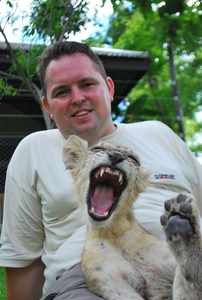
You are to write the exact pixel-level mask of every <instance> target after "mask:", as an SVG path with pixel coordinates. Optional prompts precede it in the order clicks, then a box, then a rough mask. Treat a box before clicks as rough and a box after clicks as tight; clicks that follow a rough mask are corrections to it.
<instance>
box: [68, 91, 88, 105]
mask: <svg viewBox="0 0 202 300" xmlns="http://www.w3.org/2000/svg"><path fill="white" fill-rule="evenodd" d="M82 101H85V97H84V95H83V93H82V91H81V90H80V89H79V88H78V87H74V88H72V91H71V103H72V104H80V103H81V102H82Z"/></svg>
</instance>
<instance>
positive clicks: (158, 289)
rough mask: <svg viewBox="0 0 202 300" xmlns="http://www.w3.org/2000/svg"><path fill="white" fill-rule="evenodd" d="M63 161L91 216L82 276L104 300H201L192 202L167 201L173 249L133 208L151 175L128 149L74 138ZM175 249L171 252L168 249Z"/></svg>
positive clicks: (201, 266) (166, 224) (187, 198)
mask: <svg viewBox="0 0 202 300" xmlns="http://www.w3.org/2000/svg"><path fill="white" fill-rule="evenodd" d="M63 161H64V163H65V165H66V168H67V169H70V170H71V172H72V176H73V179H74V181H75V186H76V192H77V194H78V197H79V201H80V205H83V209H84V211H85V212H86V216H87V238H86V244H85V247H84V251H83V257H82V269H83V272H84V274H85V277H86V282H87V285H88V287H89V290H91V291H93V292H94V293H95V294H98V295H99V296H101V297H103V298H104V299H106V300H130V299H134V300H139V299H147V300H163V299H164V300H165V299H167V300H168V299H174V300H201V299H202V255H201V253H202V251H201V247H202V243H201V234H200V229H199V220H198V213H197V208H196V205H195V200H194V197H193V196H191V195H189V194H181V195H179V196H178V197H176V198H173V199H170V200H167V201H166V203H165V213H164V215H162V216H161V224H162V227H163V230H164V231H165V234H166V239H167V243H168V245H169V247H167V245H164V244H163V243H162V242H161V241H159V240H158V239H157V238H156V237H154V236H152V235H151V234H149V233H147V232H145V230H143V228H142V227H141V226H140V225H139V224H138V223H137V221H136V220H135V217H134V214H133V203H134V201H135V200H136V198H137V196H138V194H139V193H141V192H142V191H144V190H145V188H146V187H147V185H148V181H149V172H148V171H147V170H145V169H143V168H142V167H141V165H140V162H139V159H138V157H137V156H136V155H135V154H134V153H133V152H132V151H131V150H130V149H128V148H126V147H123V146H120V145H113V144H110V143H106V142H101V143H98V144H96V145H95V146H92V147H90V148H88V144H87V142H85V141H83V140H81V139H80V138H78V137H76V136H71V137H69V139H68V141H67V142H66V144H65V147H64V151H63ZM169 248H170V250H171V251H170V250H169Z"/></svg>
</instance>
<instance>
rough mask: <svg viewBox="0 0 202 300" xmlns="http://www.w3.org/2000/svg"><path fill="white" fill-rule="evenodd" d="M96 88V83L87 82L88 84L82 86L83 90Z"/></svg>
mask: <svg viewBox="0 0 202 300" xmlns="http://www.w3.org/2000/svg"><path fill="white" fill-rule="evenodd" d="M94 86H95V84H94V83H92V82H86V83H84V84H83V85H82V88H84V89H85V88H91V87H94Z"/></svg>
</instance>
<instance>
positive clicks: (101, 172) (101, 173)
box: [100, 168, 105, 177]
mask: <svg viewBox="0 0 202 300" xmlns="http://www.w3.org/2000/svg"><path fill="white" fill-rule="evenodd" d="M104 171H105V169H104V168H101V170H100V177H102V175H103V174H104Z"/></svg>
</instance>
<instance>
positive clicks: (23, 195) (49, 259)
mask: <svg viewBox="0 0 202 300" xmlns="http://www.w3.org/2000/svg"><path fill="white" fill-rule="evenodd" d="M100 140H102V141H103V140H105V141H110V142H115V143H119V144H123V145H125V146H128V147H130V148H131V149H133V151H134V152H135V153H136V154H137V155H138V156H139V158H140V162H141V164H142V166H143V167H146V168H149V169H150V170H151V172H152V173H151V185H150V186H149V187H148V188H147V190H146V192H144V193H141V194H140V196H139V198H138V200H137V202H136V203H135V205H134V208H135V215H136V218H137V220H138V222H139V223H140V224H141V225H142V226H143V227H144V228H145V229H146V230H147V231H148V232H151V233H152V234H154V235H156V236H157V237H158V238H159V239H161V240H162V241H164V234H163V231H162V229H161V226H160V221H159V220H160V216H161V214H162V213H163V203H164V201H165V200H167V199H169V198H170V197H173V196H175V195H177V194H178V193H181V192H183V191H187V192H189V193H191V194H193V195H194V196H195V197H196V199H197V201H198V207H199V210H200V214H201V215H202V199H201V195H202V165H200V164H199V162H198V161H197V159H196V158H195V157H194V155H193V154H192V153H191V151H190V150H189V149H188V148H187V146H186V144H185V143H184V142H183V141H182V140H181V139H180V138H179V137H178V136H177V135H176V134H175V133H173V132H172V131H171V130H170V128H169V127H167V126H166V125H165V124H163V123H160V122H157V121H146V122H140V123H134V124H117V130H116V131H115V132H114V133H112V134H110V135H108V136H106V137H103V138H101V139H100ZM100 140H99V141H100ZM96 142H98V140H97V141H94V143H96ZM64 143H65V138H64V137H63V136H62V135H61V133H60V132H59V130H57V129H53V130H47V131H41V132H36V133H33V134H31V135H29V136H27V137H26V138H25V139H24V140H23V141H22V142H21V143H20V144H19V146H18V147H17V149H16V151H15V153H14V155H13V157H12V159H11V162H10V164H9V167H8V171H7V179H6V190H5V209H4V222H3V228H2V236H1V243H2V247H1V248H0V265H1V266H5V267H25V266H28V265H30V264H31V263H32V262H33V261H34V260H35V259H37V258H38V257H40V256H42V260H43V262H44V264H45V265H46V269H45V277H46V282H45V285H44V291H45V290H46V289H47V288H48V287H49V286H50V285H51V283H52V282H54V281H55V278H56V276H57V275H61V274H63V273H64V272H65V271H66V270H68V269H70V268H71V267H73V266H74V265H75V264H77V263H79V262H80V260H81V253H82V249H83V246H84V242H85V236H86V227H85V220H84V216H85V214H84V213H83V212H82V211H81V209H80V208H79V207H78V205H77V196H76V194H75V191H74V187H73V184H72V182H73V181H72V178H71V175H70V172H69V171H68V170H66V169H65V166H64V164H63V162H62V149H63V146H64Z"/></svg>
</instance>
